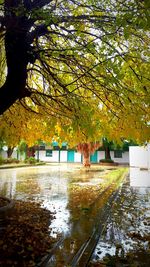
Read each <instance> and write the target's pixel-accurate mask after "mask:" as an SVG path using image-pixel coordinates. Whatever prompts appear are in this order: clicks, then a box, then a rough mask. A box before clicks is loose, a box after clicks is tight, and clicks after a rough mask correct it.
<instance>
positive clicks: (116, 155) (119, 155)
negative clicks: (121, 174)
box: [114, 150, 122, 158]
mask: <svg viewBox="0 0 150 267" xmlns="http://www.w3.org/2000/svg"><path fill="white" fill-rule="evenodd" d="M114 158H122V150H114Z"/></svg>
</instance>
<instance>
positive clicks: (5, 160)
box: [3, 158, 19, 164]
mask: <svg viewBox="0 0 150 267" xmlns="http://www.w3.org/2000/svg"><path fill="white" fill-rule="evenodd" d="M3 163H5V164H10V163H19V160H18V159H16V158H7V159H4V160H3Z"/></svg>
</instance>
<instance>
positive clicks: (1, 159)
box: [0, 156, 4, 165]
mask: <svg viewBox="0 0 150 267" xmlns="http://www.w3.org/2000/svg"><path fill="white" fill-rule="evenodd" d="M3 163H4V159H3V157H2V156H0V165H1V164H3Z"/></svg>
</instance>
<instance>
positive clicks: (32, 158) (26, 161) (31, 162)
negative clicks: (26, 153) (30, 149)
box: [24, 157, 37, 164]
mask: <svg viewBox="0 0 150 267" xmlns="http://www.w3.org/2000/svg"><path fill="white" fill-rule="evenodd" d="M24 162H25V163H29V164H35V163H36V162H37V160H36V159H35V158H34V157H30V158H27V159H25V161H24Z"/></svg>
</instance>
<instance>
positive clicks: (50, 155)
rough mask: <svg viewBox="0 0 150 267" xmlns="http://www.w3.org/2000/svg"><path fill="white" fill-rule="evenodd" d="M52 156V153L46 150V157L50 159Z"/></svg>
mask: <svg viewBox="0 0 150 267" xmlns="http://www.w3.org/2000/svg"><path fill="white" fill-rule="evenodd" d="M52 156H53V151H52V150H50V149H47V150H46V157H52Z"/></svg>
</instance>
